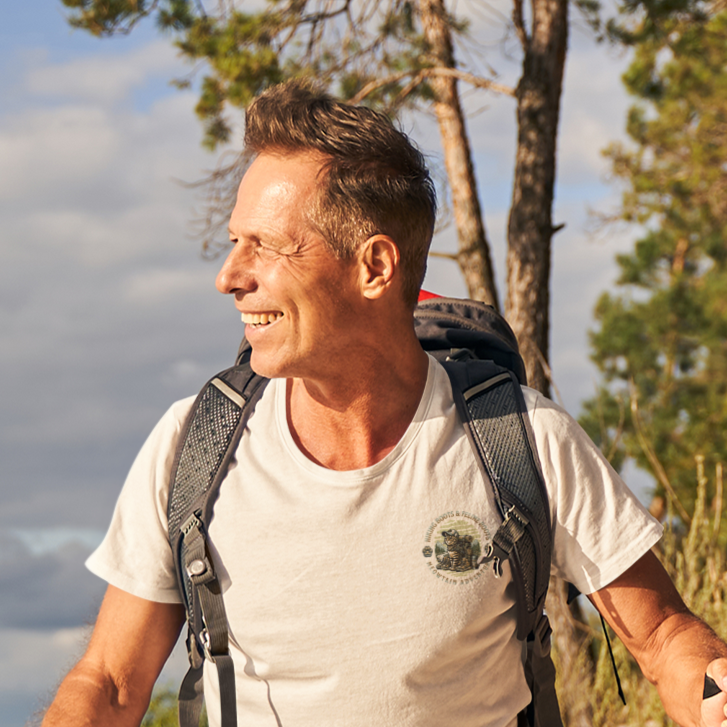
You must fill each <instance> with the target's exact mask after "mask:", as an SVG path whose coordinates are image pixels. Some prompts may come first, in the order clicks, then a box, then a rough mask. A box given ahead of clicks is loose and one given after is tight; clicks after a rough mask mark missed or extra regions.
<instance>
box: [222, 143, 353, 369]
mask: <svg viewBox="0 0 727 727" xmlns="http://www.w3.org/2000/svg"><path fill="white" fill-rule="evenodd" d="M320 168H321V159H320V158H319V157H316V156H313V155H309V154H298V155H294V156H279V155H274V154H269V153H263V154H260V155H259V156H258V157H257V158H256V159H255V161H254V162H253V164H252V165H251V166H250V168H249V169H248V171H247V173H246V174H245V176H244V178H243V180H242V183H241V184H240V189H239V192H238V195H237V204H236V205H235V209H234V210H233V212H232V217H231V219H230V241H231V242H232V243H233V245H234V247H233V249H232V251H231V252H230V254H229V256H228V258H227V260H226V261H225V264H224V265H223V266H222V269H221V270H220V273H219V275H218V276H217V289H218V290H219V291H220V292H222V293H231V294H233V295H234V296H235V306H236V307H237V309H238V310H239V311H240V312H241V314H242V320H243V322H244V323H245V326H246V327H245V335H246V337H247V339H248V341H249V342H250V345H251V346H252V350H253V353H252V361H251V363H252V367H253V369H254V370H255V371H256V372H257V373H259V374H261V375H263V376H267V377H285V378H292V377H299V378H317V377H320V376H321V375H323V376H325V375H327V374H328V375H333V372H332V371H329V369H332V367H333V368H335V357H336V349H340V350H341V351H342V352H343V347H344V346H345V342H346V339H347V337H348V336H350V335H351V333H352V329H353V330H355V328H356V323H355V321H356V318H357V317H356V315H355V310H356V308H357V301H358V297H357V295H356V290H357V282H356V281H357V265H356V264H355V262H354V261H351V260H339V259H337V258H336V257H335V256H334V255H333V253H332V252H331V251H330V249H329V247H328V246H327V244H326V242H325V241H324V239H323V238H322V237H321V236H320V234H318V233H317V232H316V231H315V230H313V229H312V227H311V224H310V222H308V219H307V217H306V213H307V212H308V211H309V210H310V208H311V205H312V204H313V203H314V201H315V195H316V194H317V186H318V181H317V174H318V172H319V170H320ZM359 320H360V319H359ZM332 357H333V358H332Z"/></svg>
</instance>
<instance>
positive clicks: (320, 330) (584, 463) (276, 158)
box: [44, 83, 727, 727]
mask: <svg viewBox="0 0 727 727" xmlns="http://www.w3.org/2000/svg"><path fill="white" fill-rule="evenodd" d="M246 145H247V148H248V149H250V150H251V151H252V152H254V153H255V154H256V155H257V156H256V158H255V160H254V162H253V163H252V165H251V166H250V168H249V169H248V171H247V173H246V174H245V177H244V179H243V180H242V183H241V185H240V190H239V194H238V200H237V205H236V207H235V209H234V211H233V213H232V218H231V221H230V239H231V242H232V243H233V249H232V251H231V253H230V255H229V257H228V259H227V261H226V262H225V264H224V266H223V267H222V270H221V272H220V274H219V276H218V279H217V287H218V288H219V290H220V291H221V292H223V293H227V294H230V295H232V296H234V299H235V303H236V306H237V308H238V310H239V311H240V313H241V316H242V320H243V322H244V323H245V325H246V336H247V339H248V341H249V343H250V344H251V346H252V360H251V363H252V367H253V369H254V370H255V371H256V372H257V373H259V374H262V375H264V376H266V377H270V378H271V382H270V384H269V385H268V387H267V389H266V390H265V393H264V395H263V397H262V399H261V400H260V401H259V402H258V404H257V407H256V409H255V412H254V414H253V416H252V417H251V419H250V421H249V425H248V428H247V430H246V431H245V433H244V435H243V437H242V439H241V441H240V444H239V447H238V450H237V453H236V458H235V461H234V462H233V463H232V465H231V467H230V470H229V472H228V475H227V477H226V479H225V482H224V483H223V486H222V487H221V490H220V495H219V499H218V500H217V502H216V504H215V510H214V519H213V521H212V523H211V525H210V533H209V535H210V541H211V547H212V550H213V558H214V560H215V566H216V570H217V572H218V574H220V577H221V582H222V590H223V593H224V600H225V608H226V611H227V616H228V621H229V632H230V640H231V653H232V657H233V660H234V662H235V674H236V692H237V704H238V713H239V715H240V723H241V724H245V725H250V726H252V727H258V726H261V727H262V726H263V725H265V726H267V725H270V726H271V727H275V726H276V725H278V726H280V725H283V726H284V727H291V726H292V727H308V726H312V725H316V726H318V725H321V724H331V723H332V724H336V725H338V724H340V725H345V726H346V727H349V726H350V727H354V726H355V727H358V726H359V725H361V726H364V725H366V726H368V725H391V726H392V727H393V726H397V727H398V726H399V725H411V726H416V727H429V725H435V724H436V725H441V724H443V723H452V724H456V725H458V727H484V726H485V725H487V726H489V727H513V725H514V724H515V722H516V719H517V714H518V712H520V711H521V710H522V709H523V708H524V707H525V706H526V705H527V704H528V702H529V701H530V694H529V691H528V688H527V685H526V683H525V680H524V677H523V670H522V662H521V658H522V645H521V643H520V642H518V641H517V639H516V637H515V610H516V604H515V596H514V592H513V587H512V586H513V584H512V580H511V578H510V574H509V567H508V566H507V565H506V566H505V574H504V576H503V577H502V578H495V576H494V574H493V571H492V569H485V568H482V569H474V568H469V567H459V568H457V567H452V563H453V562H454V561H456V565H458V566H461V563H462V562H463V558H462V553H463V552H465V550H466V548H465V547H464V546H462V547H460V548H459V550H457V547H458V543H460V540H459V539H461V538H463V536H462V534H463V533H464V532H465V530H467V532H469V533H470V536H469V539H466V540H464V542H465V543H466V544H467V545H470V546H471V544H472V543H473V542H474V540H475V535H477V539H479V541H480V542H488V540H489V539H490V538H491V534H492V533H493V532H494V531H495V530H496V528H497V526H498V524H499V521H500V518H499V516H498V515H497V510H496V508H495V505H494V502H493V495H492V491H491V488H489V487H487V486H485V485H484V483H483V481H482V476H481V475H480V473H479V470H478V467H477V464H476V462H475V460H474V456H473V454H472V452H471V449H470V445H469V443H468V442H467V440H466V437H465V435H464V430H463V428H462V425H461V423H460V422H459V420H458V419H457V414H456V411H455V408H454V404H453V400H452V390H451V387H450V385H449V381H448V378H447V376H446V373H445V372H444V370H443V369H442V368H441V366H439V365H438V364H437V363H436V362H435V361H434V360H433V359H432V358H430V357H429V356H428V355H427V354H425V353H424V352H423V351H422V348H421V346H420V345H419V343H418V341H417V338H416V336H415V334H414V329H413V325H412V310H413V307H414V305H415V302H416V298H417V292H418V290H419V287H420V285H421V281H422V278H423V275H424V268H425V263H426V255H427V250H428V246H429V243H430V241H431V235H432V230H433V225H434V216H435V198H434V192H433V189H432V184H431V180H430V178H429V175H428V173H427V170H426V167H425V165H424V162H423V159H422V157H421V155H420V154H419V153H418V152H417V151H416V150H415V149H414V148H413V147H412V146H411V144H410V143H409V141H408V140H407V139H406V137H405V136H404V135H403V134H401V133H400V132H398V131H396V130H395V129H394V128H393V127H392V125H391V124H390V123H389V122H388V121H387V120H386V119H385V118H384V117H382V116H380V115H378V114H376V113H374V112H372V111H370V110H368V109H365V108H360V107H349V106H347V105H345V104H340V103H338V102H335V101H334V100H333V99H331V98H330V97H327V96H325V95H323V94H321V93H318V92H316V91H315V90H312V89H311V88H310V87H309V86H308V85H306V84H304V83H291V84H287V85H284V86H281V87H276V88H274V89H271V90H269V91H268V92H266V93H265V94H263V95H262V96H261V97H260V98H258V99H257V100H256V101H255V103H254V104H253V105H252V106H251V108H250V109H249V111H248V115H247V127H246ZM525 395H526V401H527V404H528V410H529V416H530V419H531V421H532V424H533V430H534V434H535V438H536V441H537V445H538V451H539V454H540V457H541V460H542V464H543V471H544V476H545V479H546V483H547V487H548V495H549V499H550V508H551V518H552V522H553V538H554V550H553V568H554V571H555V572H557V573H558V574H560V575H562V576H564V577H566V578H568V579H569V580H571V581H573V582H574V583H575V584H576V585H577V586H578V587H579V588H580V589H581V590H582V591H583V592H586V593H588V594H590V595H589V597H590V599H591V600H592V602H593V603H594V604H595V605H596V607H597V608H598V609H599V610H600V611H601V612H602V613H603V614H604V616H605V618H606V619H607V620H608V621H609V623H610V624H611V626H612V627H613V628H614V629H615V631H616V632H617V633H618V635H619V636H620V637H621V639H622V640H623V641H624V643H625V644H626V646H627V647H628V648H629V649H630V650H631V652H632V653H633V654H634V655H635V656H636V658H637V659H638V661H639V663H640V664H641V667H642V669H643V670H644V673H645V674H646V675H647V677H648V678H649V679H650V680H651V681H653V682H654V683H655V684H656V685H657V688H658V689H659V692H660V694H661V697H662V699H663V701H664V703H665V705H666V708H667V710H668V712H669V713H670V714H671V715H672V716H673V718H674V719H675V720H676V721H677V722H679V723H680V724H683V725H690V726H695V727H696V726H697V725H701V726H703V727H717V725H720V724H722V723H723V720H724V719H725V714H726V712H725V705H726V704H727V696H726V695H725V694H720V695H718V696H715V697H713V698H711V699H708V700H702V697H701V694H702V683H703V679H704V675H705V672H707V673H709V674H710V675H711V676H712V677H714V679H715V680H716V681H717V683H718V685H719V686H721V687H723V688H727V647H726V646H725V645H724V644H723V643H722V642H721V641H720V640H719V639H717V637H716V636H715V635H714V633H713V632H712V631H711V630H710V629H709V628H708V627H707V626H705V625H704V624H703V623H702V622H700V621H699V620H697V619H696V618H695V617H693V616H692V615H691V614H690V613H689V612H688V611H687V609H686V608H685V606H684V604H683V603H682V601H681V599H680V598H679V596H678V595H677V593H676V592H675V591H674V588H673V586H672V585H671V583H670V581H669V579H668V577H667V576H666V574H665V573H664V571H663V569H662V568H661V566H660V565H659V563H658V561H657V560H656V558H655V557H654V556H653V555H652V554H651V552H650V548H651V546H652V545H654V543H655V542H656V541H657V540H658V538H659V536H660V532H661V529H660V526H659V525H658V523H656V522H655V521H653V520H652V519H650V518H649V516H648V515H647V514H646V513H645V512H644V510H643V508H642V507H641V506H640V505H639V504H638V503H637V502H636V500H635V499H634V498H633V496H632V495H631V494H630V493H629V492H628V491H627V490H626V488H625V486H624V485H623V483H622V482H621V480H620V479H619V478H618V476H617V475H615V473H613V471H612V470H611V469H610V468H609V467H608V465H607V464H606V463H605V462H604V460H603V459H602V457H601V456H600V454H599V453H598V452H597V450H596V449H595V447H594V446H593V445H592V444H591V443H590V442H589V441H588V440H587V438H586V437H585V435H584V434H583V433H582V431H581V430H580V429H579V428H578V426H577V425H576V424H575V423H574V422H573V421H572V420H571V419H570V418H569V417H568V416H567V415H566V414H565V413H564V412H562V411H561V410H560V409H558V408H557V407H556V406H555V405H553V404H552V403H551V402H549V401H548V400H546V399H545V398H543V397H541V396H539V395H538V394H536V393H535V392H533V391H530V390H526V392H525ZM190 406H191V400H185V401H182V402H178V403H177V404H175V405H174V406H173V407H172V408H171V409H170V411H169V412H167V414H166V415H165V416H164V418H163V419H162V420H161V421H160V423H159V424H158V425H157V427H156V428H155V430H154V431H153V432H152V434H151V435H150V437H149V439H148V441H147V443H146V444H145V445H144V447H143V449H142V450H141V452H140V454H139V456H138V458H137V460H136V462H135V463H134V466H133V467H132V470H131V472H130V475H129V478H128V480H127V482H126V484H125V486H124V490H123V491H122V494H121V496H120V498H119V502H118V505H117V508H116V512H115V514H114V519H113V521H112V525H111V528H110V530H109V533H108V535H107V537H106V539H105V541H104V543H103V544H102V545H101V547H100V548H99V549H98V551H96V553H94V555H92V556H91V558H90V559H89V563H88V565H89V567H90V568H91V570H93V571H94V572H96V573H97V574H99V575H101V576H102V577H104V578H105V579H106V580H107V581H108V582H109V588H108V592H107V595H106V598H105V600H104V602H103V605H102V607H101V611H100V613H99V617H98V621H97V624H96V627H95V630H94V633H93V636H92V639H91V642H90V645H89V648H88V651H87V653H86V654H85V655H84V657H83V658H82V659H81V661H80V662H79V664H78V665H77V666H76V667H75V668H74V669H73V670H72V671H71V672H70V673H69V675H68V677H67V678H66V679H65V680H64V682H63V684H62V685H61V688H60V690H59V692H58V695H57V697H56V700H55V702H54V703H53V705H52V706H51V708H50V709H49V711H48V713H47V716H46V719H45V721H44V725H46V727H52V726H54V725H73V726H74V727H77V726H78V725H104V726H105V725H138V724H139V722H140V720H141V719H142V716H143V714H144V711H145V709H146V706H147V704H148V700H149V697H150V694H151V690H152V687H153V685H154V682H155V679H156V677H157V675H158V674H159V671H160V670H161V668H162V666H163V664H164V662H165V660H166V658H167V657H168V655H169V653H170V651H171V649H172V647H173V645H174V643H175V642H176V639H177V636H178V633H179V630H180V628H181V625H182V623H183V620H184V613H183V609H182V607H181V606H180V605H179V601H180V599H179V595H178V593H177V588H176V582H175V577H174V564H173V560H172V556H171V553H170V549H169V546H168V544H167V531H166V526H167V523H166V502H167V493H168V480H169V470H170V466H171V461H172V458H173V455H174V451H175V446H176V441H177V438H178V435H179V431H180V428H181V425H182V422H183V421H184V418H185V415H186V413H187V412H188V411H189V408H190ZM472 533H474V534H475V535H472ZM438 534H441V537H442V538H444V540H445V542H447V543H448V546H449V545H451V553H452V555H448V558H449V560H447V559H445V558H444V556H443V555H441V554H440V558H439V560H438V561H437V560H436V558H435V556H434V555H433V552H434V550H433V549H432V548H431V547H430V548H427V547H426V546H425V547H424V548H422V544H423V542H430V541H432V538H436V537H437V535H438ZM463 548H464V549H463ZM423 553H424V556H425V557H422V554H423ZM468 554H469V551H467V552H466V553H465V555H468ZM433 558H434V560H433ZM434 563H437V564H438V567H437V566H435V565H434ZM205 694H206V696H207V704H208V710H209V714H210V721H211V724H213V725H216V724H219V694H218V686H217V681H216V675H215V672H214V668H212V669H207V667H206V672H205Z"/></svg>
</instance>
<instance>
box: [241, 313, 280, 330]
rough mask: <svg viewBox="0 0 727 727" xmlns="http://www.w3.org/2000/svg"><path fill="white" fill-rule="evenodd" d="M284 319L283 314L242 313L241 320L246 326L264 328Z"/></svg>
mask: <svg viewBox="0 0 727 727" xmlns="http://www.w3.org/2000/svg"><path fill="white" fill-rule="evenodd" d="M282 317H283V313H280V312H277V313H242V314H241V315H240V318H242V322H243V323H244V324H245V325H246V326H252V327H253V328H263V327H264V326H269V325H270V324H271V323H275V321H279V320H280V319H281V318H282Z"/></svg>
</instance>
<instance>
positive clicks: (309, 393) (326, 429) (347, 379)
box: [286, 339, 429, 471]
mask: <svg viewBox="0 0 727 727" xmlns="http://www.w3.org/2000/svg"><path fill="white" fill-rule="evenodd" d="M428 367H429V362H428V357H427V355H426V354H425V353H424V352H423V351H422V349H421V347H420V346H419V344H418V342H417V341H416V339H413V341H411V340H410V341H407V344H406V345H404V346H401V347H399V348H397V350H396V355H395V356H391V357H390V358H389V357H387V358H375V359H373V360H371V361H368V362H365V363H364V362H362V361H360V360H357V361H356V363H355V364H353V362H352V365H351V366H350V367H346V366H341V367H340V375H339V376H337V377H336V378H335V379H332V380H324V381H312V380H305V379H289V380H288V385H287V396H286V400H287V418H288V426H289V427H290V432H291V434H292V436H293V438H294V440H295V442H296V444H297V445H298V447H299V448H300V449H301V451H302V452H303V453H304V454H305V455H306V456H307V457H308V458H310V459H311V460H312V461H314V462H316V463H317V464H320V465H321V466H323V467H327V468H329V469H333V470H339V471H343V470H353V469H363V468H365V467H370V466H372V465H374V464H376V463H377V462H379V461H380V460H382V459H383V458H384V457H386V455H387V454H389V452H391V451H392V450H393V449H394V447H395V446H396V445H397V443H398V442H399V440H400V439H401V438H402V437H403V435H404V433H405V432H406V430H407V428H408V426H409V424H411V421H412V419H413V418H414V414H415V413H416V410H417V407H418V406H419V402H420V401H421V397H422V394H423V392H424V387H425V385H426V381H427V373H428Z"/></svg>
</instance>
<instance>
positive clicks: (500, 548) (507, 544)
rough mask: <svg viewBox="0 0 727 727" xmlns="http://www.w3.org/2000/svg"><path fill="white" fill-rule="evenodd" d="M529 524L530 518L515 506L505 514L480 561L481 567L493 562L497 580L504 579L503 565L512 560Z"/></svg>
mask: <svg viewBox="0 0 727 727" xmlns="http://www.w3.org/2000/svg"><path fill="white" fill-rule="evenodd" d="M528 522H529V520H528V518H527V517H525V515H523V514H522V512H521V511H520V510H518V509H517V507H515V505H513V506H512V507H511V508H510V509H509V510H508V511H507V512H506V513H505V519H504V520H503V521H502V523H501V524H500V527H499V528H498V529H497V532H496V533H495V536H494V537H493V538H492V542H491V543H490V544H489V545H488V546H487V549H486V550H485V555H484V556H483V558H482V560H480V565H485V564H487V563H490V562H492V570H493V571H494V573H495V578H500V577H502V563H503V561H505V560H508V559H509V558H510V553H512V549H513V548H514V547H515V543H517V541H518V540H520V538H521V537H522V535H523V533H524V532H525V528H526V527H527V525H528Z"/></svg>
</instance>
